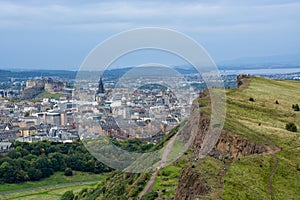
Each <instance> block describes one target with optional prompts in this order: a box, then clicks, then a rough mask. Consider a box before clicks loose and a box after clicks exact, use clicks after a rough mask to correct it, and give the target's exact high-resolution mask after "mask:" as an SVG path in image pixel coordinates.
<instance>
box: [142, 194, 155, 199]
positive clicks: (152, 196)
mask: <svg viewBox="0 0 300 200" xmlns="http://www.w3.org/2000/svg"><path fill="white" fill-rule="evenodd" d="M157 197H158V193H157V192H149V193H147V194H145V195H144V196H143V197H142V200H154V199H156V198H157Z"/></svg>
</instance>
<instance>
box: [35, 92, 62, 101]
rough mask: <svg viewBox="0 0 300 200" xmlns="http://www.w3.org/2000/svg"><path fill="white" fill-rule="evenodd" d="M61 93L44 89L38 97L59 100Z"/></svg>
mask: <svg viewBox="0 0 300 200" xmlns="http://www.w3.org/2000/svg"><path fill="white" fill-rule="evenodd" d="M60 96H61V94H60V93H53V94H52V93H50V92H47V91H43V92H42V93H40V94H39V95H38V96H37V97H38V98H49V99H56V100H58V99H59V98H60Z"/></svg>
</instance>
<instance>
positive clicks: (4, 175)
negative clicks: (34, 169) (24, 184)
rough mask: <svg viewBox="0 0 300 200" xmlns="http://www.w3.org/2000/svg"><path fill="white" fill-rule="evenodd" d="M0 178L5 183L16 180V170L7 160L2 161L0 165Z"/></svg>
mask: <svg viewBox="0 0 300 200" xmlns="http://www.w3.org/2000/svg"><path fill="white" fill-rule="evenodd" d="M0 179H1V180H2V181H3V182H6V183H15V182H16V172H15V170H14V167H13V166H12V165H11V164H9V163H8V162H3V163H2V164H1V166H0Z"/></svg>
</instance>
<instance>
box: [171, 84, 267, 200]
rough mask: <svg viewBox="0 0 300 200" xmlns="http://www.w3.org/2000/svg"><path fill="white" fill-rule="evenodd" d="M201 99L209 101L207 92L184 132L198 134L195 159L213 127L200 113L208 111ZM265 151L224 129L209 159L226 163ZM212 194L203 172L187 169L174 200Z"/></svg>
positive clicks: (193, 145)
mask: <svg viewBox="0 0 300 200" xmlns="http://www.w3.org/2000/svg"><path fill="white" fill-rule="evenodd" d="M240 81H241V80H240ZM201 99H206V100H207V101H209V95H208V92H202V93H201V94H200V97H199V99H198V100H196V101H195V102H194V105H193V106H192V109H191V115H190V119H189V121H188V122H187V123H186V125H185V127H184V129H183V131H184V132H186V134H188V132H194V133H195V139H194V142H193V144H192V148H193V150H194V154H195V155H198V153H199V151H200V149H201V144H202V142H203V139H204V136H205V134H206V132H207V130H208V127H209V123H210V119H209V116H207V115H206V114H204V113H203V112H202V111H201V107H207V106H209V105H206V106H205V105H201V103H199V102H201V101H200V100H201ZM208 104H209V103H208ZM182 135H185V134H182ZM266 151H267V147H265V146H263V145H261V144H258V143H256V142H253V141H250V140H248V139H247V138H246V137H244V136H242V135H240V134H238V133H233V132H231V131H228V130H224V129H223V130H222V133H221V135H220V137H219V139H218V141H217V143H216V145H215V147H214V148H213V149H212V150H211V151H210V153H209V156H212V157H214V158H216V159H218V160H221V161H223V160H224V159H236V158H239V157H241V156H247V155H251V154H261V153H263V152H266ZM209 191H210V187H209V186H208V185H207V184H206V183H205V181H203V179H202V178H201V174H200V172H199V171H195V170H193V169H192V168H191V167H188V166H187V167H184V168H183V169H182V170H181V174H180V177H179V184H178V186H177V190H176V195H175V197H174V199H175V200H177V199H178V200H181V199H186V200H192V199H194V198H195V197H196V196H199V195H200V196H201V195H205V194H207V193H208V192H209Z"/></svg>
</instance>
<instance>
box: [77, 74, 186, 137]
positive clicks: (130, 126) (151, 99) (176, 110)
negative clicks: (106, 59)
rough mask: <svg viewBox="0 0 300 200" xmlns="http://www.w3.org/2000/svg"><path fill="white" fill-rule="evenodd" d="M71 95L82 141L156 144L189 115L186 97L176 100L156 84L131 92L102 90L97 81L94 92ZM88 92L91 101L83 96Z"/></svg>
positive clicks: (122, 89)
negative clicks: (103, 137)
mask: <svg viewBox="0 0 300 200" xmlns="http://www.w3.org/2000/svg"><path fill="white" fill-rule="evenodd" d="M91 91H94V92H91ZM75 92H77V93H76V96H75V97H76V98H75V99H73V100H74V102H73V103H75V101H76V100H77V101H76V103H75V104H77V106H76V107H77V112H78V118H77V122H78V127H79V135H80V137H81V138H82V139H83V138H93V137H97V136H99V135H106V136H111V137H114V138H117V139H127V138H140V139H143V140H148V141H157V140H159V139H161V138H163V137H164V136H165V135H166V134H167V133H168V132H169V130H171V129H172V128H174V127H175V126H177V125H178V124H179V123H180V121H181V120H182V119H184V118H185V117H187V116H188V115H189V106H190V102H188V101H187V98H186V97H187V96H185V95H183V96H182V97H181V98H180V97H178V96H176V95H175V94H174V92H172V91H171V90H170V89H168V88H167V87H163V86H161V85H158V84H154V85H151V84H149V85H148V86H146V87H143V88H137V89H134V90H132V89H128V88H124V87H119V88H115V89H114V90H104V87H103V82H102V79H101V78H100V80H99V83H98V85H97V88H96V89H94V90H89V89H85V90H83V89H78V90H77V91H75ZM81 92H83V93H81ZM186 92H188V93H190V91H186ZM92 93H93V94H94V97H93V98H92V97H91V96H89V95H87V94H92ZM80 94H81V95H80ZM80 97H81V98H80ZM92 99H93V100H92ZM79 102H81V103H79Z"/></svg>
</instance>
